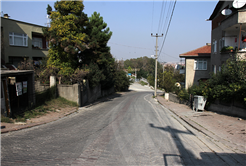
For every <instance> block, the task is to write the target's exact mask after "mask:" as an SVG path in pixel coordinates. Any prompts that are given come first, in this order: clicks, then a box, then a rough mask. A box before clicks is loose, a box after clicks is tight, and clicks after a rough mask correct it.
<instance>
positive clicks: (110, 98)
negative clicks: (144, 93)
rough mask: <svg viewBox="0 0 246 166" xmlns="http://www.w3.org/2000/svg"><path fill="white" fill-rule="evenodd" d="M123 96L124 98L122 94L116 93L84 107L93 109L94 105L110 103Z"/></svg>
mask: <svg viewBox="0 0 246 166" xmlns="http://www.w3.org/2000/svg"><path fill="white" fill-rule="evenodd" d="M121 96H122V94H120V93H114V94H112V95H109V96H106V97H102V98H100V99H97V100H96V101H94V102H92V103H86V104H85V105H83V107H86V108H88V107H91V106H93V105H96V104H99V103H102V102H109V101H112V100H113V99H115V98H118V97H121Z"/></svg>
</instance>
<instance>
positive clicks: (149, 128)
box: [1, 84, 243, 166]
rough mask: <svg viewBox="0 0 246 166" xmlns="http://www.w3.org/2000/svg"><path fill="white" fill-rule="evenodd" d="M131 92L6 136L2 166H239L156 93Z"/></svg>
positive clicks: (137, 89)
mask: <svg viewBox="0 0 246 166" xmlns="http://www.w3.org/2000/svg"><path fill="white" fill-rule="evenodd" d="M130 90H131V91H130V92H126V93H124V94H118V95H115V96H114V98H111V99H110V100H107V101H105V102H103V103H99V104H97V105H94V106H91V107H87V108H86V107H83V108H80V109H79V111H78V113H76V114H73V115H70V116H68V117H66V118H63V119H60V120H58V121H55V122H52V123H48V124H45V125H41V126H38V127H33V128H30V129H25V130H21V131H16V132H11V133H7V134H2V137H1V141H2V144H1V145H2V147H1V164H2V165H25V166H26V165H42V166H43V165H49V166H50V165H72V166H87V165H88V166H100V165H105V166H120V165H122V166H127V165H140V166H142V165H153V166H154V165H158V166H159V165H194V166H195V165H211V166H212V165H240V163H238V162H237V161H235V160H233V159H232V158H233V155H234V154H223V155H222V156H224V157H221V155H218V154H216V153H214V152H213V151H212V150H211V149H210V146H211V145H208V144H207V143H206V142H207V141H206V138H205V136H204V137H203V136H202V135H200V134H199V133H198V132H194V131H192V130H190V129H189V128H187V127H185V126H184V125H183V122H181V120H180V119H179V118H178V117H177V116H175V115H174V114H173V113H171V112H170V111H169V110H167V109H166V108H164V107H163V106H161V105H160V104H159V103H158V102H157V101H156V100H155V99H154V98H153V97H152V95H153V90H150V89H149V88H148V87H141V86H140V85H137V84H134V85H132V86H131V87H130ZM134 90H135V91H134ZM221 153H223V152H221ZM238 160H240V159H238ZM241 165H243V164H241Z"/></svg>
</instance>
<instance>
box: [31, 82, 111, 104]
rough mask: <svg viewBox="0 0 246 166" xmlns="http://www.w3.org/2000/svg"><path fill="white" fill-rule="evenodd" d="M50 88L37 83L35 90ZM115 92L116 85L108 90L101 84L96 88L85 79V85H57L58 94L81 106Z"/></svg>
mask: <svg viewBox="0 0 246 166" xmlns="http://www.w3.org/2000/svg"><path fill="white" fill-rule="evenodd" d="M49 88H50V85H49V84H40V82H36V83H35V90H36V91H37V92H42V91H45V90H47V89H49ZM114 92H115V90H114V87H112V88H110V89H108V90H101V85H98V86H96V87H94V88H90V87H89V82H88V81H87V80H85V81H84V85H79V84H73V85H63V84H58V85H57V92H56V93H57V95H58V96H60V97H63V98H65V99H67V100H69V101H73V102H76V103H77V104H78V105H79V106H80V107H81V106H84V105H85V104H88V103H92V102H94V101H96V100H97V99H99V98H101V97H104V96H107V95H110V94H113V93H114Z"/></svg>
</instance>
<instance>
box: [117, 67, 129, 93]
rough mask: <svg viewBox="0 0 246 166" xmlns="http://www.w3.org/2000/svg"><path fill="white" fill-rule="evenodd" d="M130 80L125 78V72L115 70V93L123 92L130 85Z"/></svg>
mask: <svg viewBox="0 0 246 166" xmlns="http://www.w3.org/2000/svg"><path fill="white" fill-rule="evenodd" d="M129 79H130V78H129V77H128V76H126V72H124V71H123V70H117V71H116V72H115V83H114V88H115V90H116V91H125V90H127V89H128V87H129V85H130V80H129Z"/></svg>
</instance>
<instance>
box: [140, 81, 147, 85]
mask: <svg viewBox="0 0 246 166" xmlns="http://www.w3.org/2000/svg"><path fill="white" fill-rule="evenodd" d="M139 83H140V84H141V85H142V86H144V85H148V84H147V83H146V82H144V81H140V82H139Z"/></svg>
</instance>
